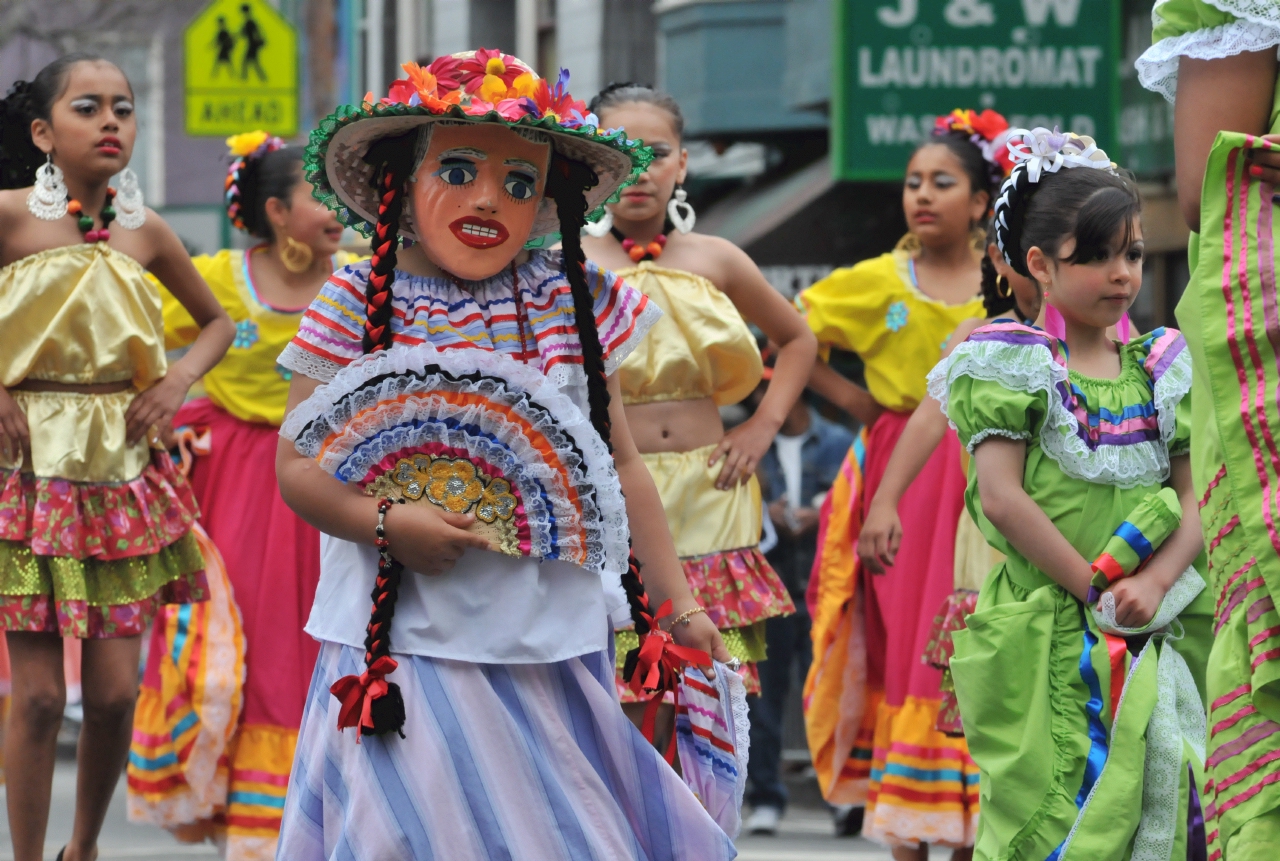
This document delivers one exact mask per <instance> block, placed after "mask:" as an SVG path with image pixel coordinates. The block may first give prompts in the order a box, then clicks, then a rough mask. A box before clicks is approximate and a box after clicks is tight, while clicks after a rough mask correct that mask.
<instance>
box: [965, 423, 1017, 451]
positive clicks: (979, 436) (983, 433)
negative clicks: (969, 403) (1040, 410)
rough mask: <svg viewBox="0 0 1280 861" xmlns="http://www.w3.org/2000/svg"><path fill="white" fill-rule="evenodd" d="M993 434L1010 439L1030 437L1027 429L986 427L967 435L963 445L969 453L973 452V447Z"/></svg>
mask: <svg viewBox="0 0 1280 861" xmlns="http://www.w3.org/2000/svg"><path fill="white" fill-rule="evenodd" d="M993 436H1002V437H1004V438H1005V439H1012V440H1029V439H1031V433H1030V432H1029V431H1011V430H1006V429H1004V428H986V429H985V430H980V431H978V432H977V433H976V434H974V435H973V436H971V437H969V444H968V445H967V446H965V448H967V449H968V450H969V454H973V450H974V449H975V448H977V447H978V446H979V445H981V444H982V443H983V442H984V441H986V440H987V439H988V438H990V437H993Z"/></svg>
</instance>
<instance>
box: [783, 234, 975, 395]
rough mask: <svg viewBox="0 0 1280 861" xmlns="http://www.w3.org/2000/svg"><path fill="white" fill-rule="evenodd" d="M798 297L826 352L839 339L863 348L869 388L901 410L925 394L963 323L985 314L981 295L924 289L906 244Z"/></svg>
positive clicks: (836, 274)
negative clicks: (959, 301)
mask: <svg viewBox="0 0 1280 861" xmlns="http://www.w3.org/2000/svg"><path fill="white" fill-rule="evenodd" d="M796 304H797V305H798V306H799V308H800V312H801V313H802V314H804V316H805V319H806V320H807V321H808V323H809V328H811V329H812V330H813V332H814V334H815V335H817V336H818V345H819V348H820V355H821V356H822V358H823V359H826V358H827V356H828V355H829V354H830V352H831V348H832V347H837V348H839V349H842V350H848V351H850V352H853V353H857V354H858V356H859V357H860V358H861V359H862V362H863V364H864V366H865V368H866V377H867V390H868V391H870V392H871V396H872V397H873V398H875V399H876V403H878V404H880V406H882V407H884V408H885V409H887V410H893V411H894V412H908V411H910V410H914V409H915V408H916V407H917V406H918V405H919V404H920V401H922V400H923V399H924V394H925V376H926V375H927V374H928V373H929V371H930V370H932V369H933V366H934V365H936V364H937V363H938V360H939V359H940V358H942V351H943V349H944V347H945V345H946V343H947V339H948V338H950V337H951V333H952V332H954V331H955V328H956V326H958V325H960V323H962V322H963V321H965V320H968V319H969V318H971V317H983V316H985V314H984V312H983V309H982V299H981V297H974V298H973V299H972V300H970V301H968V302H965V303H964V304H963V305H948V304H946V303H945V302H939V301H938V300H936V299H931V298H929V297H928V296H926V295H925V294H924V293H922V292H921V291H920V288H918V287H916V286H915V284H914V283H913V281H912V277H911V257H910V255H909V254H908V253H907V252H905V251H891V252H889V253H888V254H882V255H880V256H879V257H875V258H872V259H871V260H864V261H862V262H861V263H859V264H857V265H856V266H852V267H848V268H845V269H837V270H836V271H835V272H832V273H831V274H830V275H828V276H827V277H826V278H824V279H822V280H821V281H819V282H817V283H816V284H814V285H813V286H811V287H809V288H808V289H807V290H804V291H803V292H802V293H801V294H800V295H799V296H798V297H796Z"/></svg>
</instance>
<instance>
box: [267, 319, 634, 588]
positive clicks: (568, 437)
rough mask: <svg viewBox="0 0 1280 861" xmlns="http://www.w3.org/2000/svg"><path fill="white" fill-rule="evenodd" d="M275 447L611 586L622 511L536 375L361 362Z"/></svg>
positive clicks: (493, 367)
mask: <svg viewBox="0 0 1280 861" xmlns="http://www.w3.org/2000/svg"><path fill="white" fill-rule="evenodd" d="M281 435H282V436H284V437H285V438H286V439H290V440H292V441H293V442H294V444H295V446H296V447H297V449H298V451H299V452H301V453H302V454H304V455H305V456H307V457H311V458H314V459H315V460H316V462H317V463H319V464H320V466H321V468H323V469H324V470H325V471H326V472H328V473H329V474H330V475H333V476H335V477H336V478H338V479H340V480H341V481H344V482H348V483H352V482H354V483H356V484H359V485H360V486H361V487H362V488H364V490H365V492H366V493H368V494H369V495H371V496H373V495H376V496H379V497H384V496H386V497H391V498H403V499H405V500H406V501H407V502H410V503H417V504H427V505H434V506H437V507H439V508H441V509H444V510H446V511H452V512H455V513H460V514H461V513H466V512H475V514H476V521H475V524H474V525H473V527H472V531H473V532H476V533H477V534H480V535H483V536H484V537H485V538H486V539H488V541H489V542H490V545H491V547H492V548H493V549H494V550H495V551H498V552H501V553H506V554H508V555H512V556H529V557H534V558H538V559H560V560H564V561H568V562H572V563H574V564H576V565H579V566H581V567H583V568H586V569H587V570H589V571H593V572H595V573H598V574H601V575H608V576H607V577H606V580H607V581H614V582H616V580H617V578H618V576H620V575H621V573H622V572H623V571H625V570H626V568H627V556H628V546H627V545H628V531H627V521H626V509H625V502H624V500H623V497H622V489H621V487H620V486H619V484H618V475H617V472H616V471H615V470H614V466H613V457H612V455H610V453H609V451H608V448H607V447H606V446H605V444H604V440H602V439H601V438H600V435H599V434H598V433H597V432H596V430H595V428H594V427H592V425H591V423H590V421H588V419H587V418H586V416H585V415H584V414H583V412H582V410H580V409H579V408H578V406H577V405H576V404H574V403H573V401H571V400H570V399H569V398H568V397H566V396H565V395H563V394H561V393H560V390H559V389H558V388H557V387H556V386H555V385H554V384H553V383H551V382H550V381H549V380H548V379H547V378H546V377H545V376H543V375H542V374H541V373H540V372H539V371H538V370H537V369H535V368H532V367H529V366H526V365H523V364H521V363H520V362H517V361H515V360H514V359H511V358H509V357H507V356H504V355H502V354H499V353H492V352H489V351H486V350H467V349H463V350H451V351H448V352H440V351H437V350H436V349H435V348H433V347H432V346H430V345H429V344H423V345H421V346H417V347H412V348H406V349H400V348H397V349H395V350H391V351H380V352H377V353H373V354H370V355H368V356H365V357H363V358H361V359H359V360H357V361H355V362H352V363H351V364H350V365H349V366H348V367H346V368H344V369H343V370H341V371H339V372H338V374H337V375H335V376H334V378H333V380H332V381H331V382H329V383H328V384H326V385H323V386H321V387H319V388H318V389H316V391H315V392H314V393H313V394H312V395H311V397H310V398H308V399H307V400H306V401H304V402H303V403H302V404H300V405H299V406H298V407H297V409H295V410H294V411H293V412H292V413H290V414H289V417H288V419H287V420H286V421H285V423H284V426H283V427H282V428H281Z"/></svg>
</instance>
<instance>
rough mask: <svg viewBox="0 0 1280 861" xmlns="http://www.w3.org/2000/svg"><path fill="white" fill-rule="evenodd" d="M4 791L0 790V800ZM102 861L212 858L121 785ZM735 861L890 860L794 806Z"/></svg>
mask: <svg viewBox="0 0 1280 861" xmlns="http://www.w3.org/2000/svg"><path fill="white" fill-rule="evenodd" d="M75 772H76V767H75V763H74V762H72V761H71V760H69V759H61V758H60V759H59V760H58V766H57V770H56V771H55V772H54V777H53V809H52V811H51V815H50V819H49V837H48V840H47V842H46V843H45V858H46V859H47V861H53V858H54V857H55V856H56V855H57V854H58V849H59V848H61V846H62V845H63V843H65V842H66V840H67V837H68V836H70V834H71V817H72V812H73V811H74V809H75V779H76V773H75ZM4 791H7V789H6V790H0V798H2V797H3V793H4ZM98 846H99V855H98V857H99V858H101V859H102V861H157V859H166V858H172V859H175V860H176V861H186V859H189V858H190V859H195V858H209V859H212V858H217V857H218V854H217V852H216V851H215V850H214V848H213V847H212V846H209V845H205V846H184V845H182V844H179V843H177V842H176V841H175V840H174V839H173V838H172V837H170V836H169V835H168V834H167V833H166V832H164V831H162V830H160V829H158V828H152V827H149V826H139V825H131V824H130V823H129V822H128V821H126V819H125V792H124V781H123V780H121V782H120V785H119V786H118V787H117V788H116V795H115V799H114V800H113V801H112V803H111V810H110V812H109V813H108V814H107V822H106V826H105V827H104V828H103V831H102V839H101V841H100V842H99V844H98ZM738 850H739V855H738V858H739V859H741V861H890V855H889V853H888V851H887V850H885V849H883V848H881V847H878V846H876V845H874V844H872V843H869V842H867V841H866V840H862V839H861V838H849V837H846V838H841V839H836V838H835V837H833V836H832V834H831V819H830V817H829V816H828V815H827V813H826V812H825V811H824V810H821V809H817V808H814V807H796V808H792V809H791V810H789V811H787V816H786V818H785V819H783V820H782V828H781V831H780V833H779V834H778V836H776V837H743V838H741V839H740V840H739V841H738ZM12 859H13V852H12V849H11V844H10V842H9V825H8V818H7V817H5V816H2V815H0V861H12ZM406 861H409V860H408V859H406Z"/></svg>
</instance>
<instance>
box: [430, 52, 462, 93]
mask: <svg viewBox="0 0 1280 861" xmlns="http://www.w3.org/2000/svg"><path fill="white" fill-rule="evenodd" d="M427 71H428V72H430V73H431V74H433V75H435V76H436V85H437V86H438V87H439V88H440V91H441V92H445V93H447V92H450V91H451V90H458V89H461V88H462V60H460V59H459V58H457V57H454V56H453V55H451V54H444V55H443V56H440V57H436V58H435V59H434V60H432V61H431V65H429V66H427Z"/></svg>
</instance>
